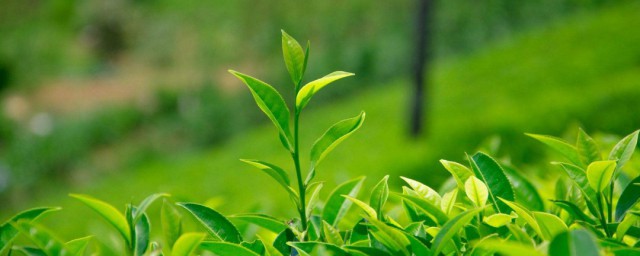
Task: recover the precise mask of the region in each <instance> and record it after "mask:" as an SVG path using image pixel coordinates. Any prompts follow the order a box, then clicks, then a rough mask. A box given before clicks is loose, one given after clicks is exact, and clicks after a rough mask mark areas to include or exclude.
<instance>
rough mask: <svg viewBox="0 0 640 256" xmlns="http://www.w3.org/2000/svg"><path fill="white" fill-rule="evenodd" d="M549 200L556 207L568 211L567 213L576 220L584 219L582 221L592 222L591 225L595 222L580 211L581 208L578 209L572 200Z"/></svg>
mask: <svg viewBox="0 0 640 256" xmlns="http://www.w3.org/2000/svg"><path fill="white" fill-rule="evenodd" d="M551 202H553V203H554V204H556V205H557V206H558V207H560V208H562V209H564V210H565V211H567V212H568V213H569V215H571V216H572V217H573V218H574V219H576V220H579V221H584V222H586V223H589V224H592V225H595V224H596V222H595V220H593V219H592V218H591V217H589V216H587V215H586V214H585V213H584V212H583V211H582V209H580V207H578V206H577V205H576V204H574V203H573V202H570V201H564V200H551Z"/></svg>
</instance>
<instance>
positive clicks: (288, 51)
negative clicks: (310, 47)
mask: <svg viewBox="0 0 640 256" xmlns="http://www.w3.org/2000/svg"><path fill="white" fill-rule="evenodd" d="M282 56H283V57H284V63H285V65H286V66H287V71H289V75H290V76H291V81H292V82H293V84H294V85H298V84H299V83H300V81H301V80H302V76H303V74H304V69H305V66H306V65H305V61H306V58H305V53H304V52H303V51H302V46H300V44H299V43H298V41H296V39H294V38H293V37H291V36H290V35H289V34H287V33H286V32H284V30H282Z"/></svg>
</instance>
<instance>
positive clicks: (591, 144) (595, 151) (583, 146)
mask: <svg viewBox="0 0 640 256" xmlns="http://www.w3.org/2000/svg"><path fill="white" fill-rule="evenodd" d="M576 150H577V151H578V154H579V155H580V160H581V161H582V163H583V164H584V165H589V164H590V163H591V162H595V161H600V160H602V157H601V156H600V149H599V148H598V144H596V142H595V141H594V140H593V138H591V137H589V135H588V134H587V133H586V132H584V131H583V130H582V129H581V128H579V129H578V139H577V140H576Z"/></svg>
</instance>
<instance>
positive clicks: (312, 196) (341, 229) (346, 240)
mask: <svg viewBox="0 0 640 256" xmlns="http://www.w3.org/2000/svg"><path fill="white" fill-rule="evenodd" d="M282 45H283V55H284V59H285V64H286V67H287V70H288V71H289V75H290V77H291V80H292V82H293V91H294V93H295V96H296V97H295V99H296V100H295V103H294V104H293V106H292V111H290V109H289V107H288V106H287V104H286V103H285V101H284V99H283V97H282V96H281V95H280V94H279V93H278V92H277V91H276V90H275V89H274V88H273V87H271V86H270V85H268V84H266V83H265V82H262V81H260V80H258V79H256V78H253V77H251V76H248V75H245V74H242V73H239V72H236V71H230V72H231V73H232V74H233V75H235V76H236V77H238V78H239V79H240V80H241V81H242V82H244V83H245V84H246V85H247V87H248V88H249V90H250V92H251V94H252V95H253V97H254V99H255V101H256V103H257V105H258V107H259V108H260V109H261V110H262V111H263V112H264V113H265V114H266V115H267V117H268V118H269V119H270V120H271V121H272V122H273V124H274V126H275V127H276V130H277V131H278V136H279V139H280V142H281V143H282V145H283V146H284V148H285V150H287V151H288V152H289V154H290V156H291V160H292V166H293V171H292V172H294V173H295V181H294V182H292V181H291V179H290V177H289V172H287V171H286V170H285V168H282V167H279V166H276V165H274V164H271V163H268V162H265V161H260V160H242V161H244V162H246V163H248V164H250V165H252V166H254V167H257V168H258V169H259V170H261V171H262V172H264V173H266V174H267V175H268V176H270V177H271V178H273V179H274V180H275V181H276V183H278V184H279V185H280V186H281V187H282V188H283V189H285V190H286V191H287V193H288V194H289V197H290V198H291V200H292V201H293V205H294V206H295V209H296V211H297V213H298V216H297V218H295V219H293V221H289V220H284V219H279V218H276V217H273V216H269V215H265V214H261V213H248V214H235V215H229V216H225V215H223V214H221V213H219V212H218V211H216V210H214V209H212V208H210V207H207V206H205V205H202V204H197V203H177V204H176V203H172V202H171V201H169V200H168V199H167V198H166V197H168V195H167V194H154V195H151V196H149V197H147V198H146V199H144V200H143V201H142V202H141V203H140V204H139V205H137V206H136V205H133V204H128V205H127V206H126V208H125V211H124V214H122V213H121V212H120V211H118V210H117V209H116V208H115V207H113V206H112V205H110V204H108V203H106V202H103V201H100V200H98V199H95V198H92V197H89V196H85V195H71V197H73V198H75V199H77V200H79V201H80V202H81V203H83V204H85V205H87V206H89V207H90V208H92V209H94V210H95V211H96V212H97V213H98V214H99V215H100V216H102V217H103V218H104V219H105V220H106V221H107V222H108V223H109V224H110V225H111V226H113V227H114V228H115V230H116V231H117V232H118V233H119V234H120V237H121V238H122V239H121V240H122V244H123V247H124V249H120V250H119V249H114V251H116V252H122V253H121V254H127V255H162V254H167V255H193V254H206V253H213V254H214V255H241V256H242V255H254V256H255V255H358V256H359V255H434V256H437V255H518V256H522V255H581V256H587V255H604V254H606V255H640V225H639V222H640V211H638V209H639V208H640V205H639V203H638V202H639V200H640V176H638V177H635V178H632V177H629V174H630V173H631V172H629V171H625V169H626V166H627V163H628V162H629V161H630V159H631V156H632V154H633V152H634V151H635V148H636V145H637V141H638V133H639V132H638V131H635V132H633V133H631V134H629V135H628V136H626V137H624V138H623V139H622V140H620V141H619V142H618V143H617V144H616V145H615V146H614V147H613V149H612V150H611V151H610V152H608V153H607V154H606V157H603V153H602V152H601V147H600V146H599V145H598V144H597V143H596V141H595V140H594V139H593V138H591V137H590V136H589V135H588V134H587V133H585V132H584V131H582V130H579V131H578V136H577V140H576V143H569V142H566V141H564V140H562V139H559V138H555V137H551V136H546V135H536V134H528V136H530V137H532V138H534V139H536V140H538V141H540V142H542V143H544V144H546V145H548V146H549V147H550V148H551V149H552V150H554V151H557V152H558V153H559V154H561V155H563V156H564V157H565V158H566V160H565V161H557V162H552V165H553V167H552V168H554V169H555V170H556V171H559V172H560V173H562V174H563V175H562V176H561V178H560V179H559V180H558V181H557V183H556V186H555V197H554V198H553V199H551V200H547V201H545V200H543V196H542V195H541V193H540V191H541V190H539V189H538V188H537V187H540V186H541V185H540V184H534V183H532V182H530V181H529V179H527V178H526V176H525V175H523V174H522V173H520V172H519V171H518V170H516V169H515V168H513V167H511V166H509V165H506V164H501V163H499V161H497V160H495V159H494V158H493V157H491V156H489V155H488V154H486V153H483V152H478V153H475V154H473V155H468V156H467V162H468V163H467V164H462V163H457V162H453V161H447V160H441V163H442V165H443V166H444V168H445V169H446V170H447V171H448V172H449V173H450V174H451V179H452V182H453V185H452V186H450V187H446V188H445V189H443V191H436V190H434V189H432V188H431V187H429V186H427V185H425V184H423V183H421V182H419V181H417V180H414V179H411V178H407V177H401V179H402V180H403V181H404V182H405V183H406V186H403V187H402V188H401V189H400V190H398V191H392V190H391V189H390V187H389V185H388V180H389V176H385V177H384V178H382V179H381V180H380V181H379V182H378V183H377V184H376V185H375V186H374V187H373V188H371V190H370V191H369V195H368V197H367V198H366V199H365V198H362V197H359V196H358V194H359V193H360V191H361V190H362V186H363V182H364V179H365V178H364V177H359V178H355V179H352V180H349V181H346V182H344V183H342V184H340V185H338V186H337V187H336V188H335V189H334V190H333V191H332V192H331V193H330V194H329V196H328V197H327V198H326V199H325V200H323V201H324V203H320V201H321V200H320V199H319V197H320V193H319V191H320V190H321V189H322V187H323V183H321V182H315V181H314V178H315V173H316V172H317V170H318V167H319V163H320V162H321V161H322V160H323V159H324V158H325V157H326V155H327V154H328V153H329V152H330V151H331V150H332V149H333V148H334V147H335V146H336V145H338V144H339V143H340V142H341V141H343V140H344V139H346V138H347V137H348V136H349V135H351V134H352V133H353V132H354V131H356V130H357V129H358V128H359V127H360V126H361V125H362V123H363V121H364V116H365V115H364V113H361V114H359V115H358V116H356V117H353V118H350V119H345V120H343V121H340V122H338V123H336V124H335V125H333V126H331V127H330V128H329V129H328V130H327V131H326V132H325V133H324V134H323V135H321V136H320V137H319V139H317V140H316V141H315V143H314V144H313V145H312V146H311V149H310V157H309V159H310V162H309V163H308V166H309V168H308V169H307V170H306V177H305V178H303V174H305V173H303V169H302V168H301V167H302V164H301V161H300V154H301V153H300V145H299V144H300V143H299V132H300V116H301V112H302V110H303V109H304V107H305V106H306V105H307V104H308V103H309V101H310V99H311V98H312V97H313V96H314V94H315V93H316V92H318V91H319V90H320V89H322V88H324V87H325V86H326V85H328V84H329V83H331V82H333V81H336V80H338V79H341V78H344V77H348V76H351V75H353V74H351V73H346V72H340V71H338V72H334V73H331V74H329V75H327V76H325V77H322V78H320V79H317V80H314V81H311V82H309V83H307V84H305V85H302V81H303V76H304V71H305V69H306V65H307V64H306V63H307V59H308V53H309V44H308V43H307V47H306V49H305V50H303V49H302V47H301V46H300V44H299V43H298V42H297V41H296V40H295V39H293V38H292V37H291V36H289V35H287V34H286V33H284V32H283V33H282ZM290 120H293V123H290ZM292 183H293V185H292ZM552 189H553V188H552ZM163 197H164V198H165V199H164V202H163V206H162V209H161V214H160V223H161V229H162V232H160V233H162V235H163V238H162V239H161V241H152V236H150V234H151V226H150V221H149V217H148V215H147V213H146V211H147V209H148V207H149V205H151V204H152V203H153V202H154V201H156V200H158V199H159V198H163ZM353 206H355V207H353ZM180 208H182V209H184V211H181V210H180ZM55 210H58V208H34V209H31V210H28V211H25V212H22V213H19V214H18V215H16V216H15V217H13V218H11V219H10V220H9V221H7V222H6V223H4V224H3V225H2V229H1V230H0V250H1V251H0V253H2V254H0V255H8V254H11V253H13V252H22V253H24V254H26V255H84V253H85V248H87V245H88V244H89V242H90V240H91V237H83V238H80V239H76V240H72V241H69V242H66V243H65V242H63V241H62V240H60V239H57V238H56V237H55V236H54V235H53V233H52V232H51V231H49V230H47V229H46V228H45V227H42V226H41V225H39V224H37V223H34V220H35V219H37V218H38V217H40V216H41V215H44V214H46V213H48V212H51V211H55ZM184 212H186V213H188V214H190V215H193V217H194V218H195V219H196V220H197V221H198V223H199V224H200V225H199V226H201V228H202V229H204V230H205V232H206V233H204V232H185V230H183V221H184V218H183V217H182V215H183V213H184ZM354 213H355V214H354ZM353 216H355V218H354V217H353ZM241 223H251V224H253V225H255V226H258V227H259V228H260V230H259V232H257V233H256V234H255V235H251V234H248V233H247V232H245V230H242V229H238V227H239V226H238V224H241ZM20 235H22V236H24V237H26V238H28V239H30V240H31V241H32V243H31V244H28V245H22V244H21V243H17V244H14V243H13V241H14V239H15V238H16V237H18V236H20Z"/></svg>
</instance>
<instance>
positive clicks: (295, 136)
mask: <svg viewBox="0 0 640 256" xmlns="http://www.w3.org/2000/svg"><path fill="white" fill-rule="evenodd" d="M294 109H295V113H294V116H293V144H294V145H293V147H294V151H293V153H292V154H291V157H292V158H293V163H294V164H295V168H296V176H297V177H298V190H299V193H300V198H299V201H300V209H298V212H299V213H300V221H301V222H302V231H303V232H304V231H306V230H307V213H306V207H305V203H306V201H307V200H306V196H305V192H306V191H305V190H306V188H305V184H304V182H303V181H302V171H301V170H300V150H299V149H300V147H299V144H300V143H298V141H299V139H298V130H299V129H298V124H299V120H300V111H299V110H298V107H294Z"/></svg>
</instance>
